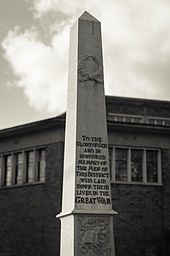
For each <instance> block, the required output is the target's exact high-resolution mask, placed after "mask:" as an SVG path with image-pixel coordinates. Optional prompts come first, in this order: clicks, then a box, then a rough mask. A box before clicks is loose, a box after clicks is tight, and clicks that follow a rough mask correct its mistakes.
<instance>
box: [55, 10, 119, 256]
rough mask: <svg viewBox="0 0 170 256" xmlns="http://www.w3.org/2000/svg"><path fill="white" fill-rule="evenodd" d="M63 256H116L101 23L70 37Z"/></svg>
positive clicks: (86, 22) (84, 20)
mask: <svg viewBox="0 0 170 256" xmlns="http://www.w3.org/2000/svg"><path fill="white" fill-rule="evenodd" d="M67 97H68V101H67V115H66V135H65V155H64V177H63V198H62V212H61V213H60V214H59V215H58V216H57V217H59V218H60V220H61V249H60V251H61V253H60V255H61V256H100V255H102V256H113V255H115V254H114V234H113V214H114V213H115V212H114V211H113V210H112V201H111V189H110V171H109V154H108V138H107V123H106V107H105V95H104V81H103V58H102V42H101V25H100V22H99V21H98V20H97V19H95V18H94V17H93V16H91V15H90V14H89V13H87V12H84V13H83V14H82V16H81V17H80V18H79V19H78V21H76V22H75V23H74V24H73V26H72V28H71V32H70V52H69V79H68V96H67Z"/></svg>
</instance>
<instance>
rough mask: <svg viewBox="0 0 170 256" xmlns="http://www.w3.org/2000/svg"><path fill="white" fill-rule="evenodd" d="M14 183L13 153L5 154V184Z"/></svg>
mask: <svg viewBox="0 0 170 256" xmlns="http://www.w3.org/2000/svg"><path fill="white" fill-rule="evenodd" d="M11 185H12V155H7V156H4V186H11Z"/></svg>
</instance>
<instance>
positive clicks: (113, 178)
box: [111, 147, 116, 181]
mask: <svg viewBox="0 0 170 256" xmlns="http://www.w3.org/2000/svg"><path fill="white" fill-rule="evenodd" d="M111 177H112V181H115V180H116V171H115V147H113V148H112V160H111Z"/></svg>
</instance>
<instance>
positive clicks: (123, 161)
mask: <svg viewBox="0 0 170 256" xmlns="http://www.w3.org/2000/svg"><path fill="white" fill-rule="evenodd" d="M115 160H116V163H115V169H116V180H117V181H127V149H123V148H116V151H115Z"/></svg>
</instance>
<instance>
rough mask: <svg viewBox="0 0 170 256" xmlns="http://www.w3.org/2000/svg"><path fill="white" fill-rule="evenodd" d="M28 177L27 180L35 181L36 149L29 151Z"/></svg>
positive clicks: (29, 181)
mask: <svg viewBox="0 0 170 256" xmlns="http://www.w3.org/2000/svg"><path fill="white" fill-rule="evenodd" d="M26 167H27V177H26V182H28V183H33V182H34V170H35V154H34V151H29V152H27V166H26Z"/></svg>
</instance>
